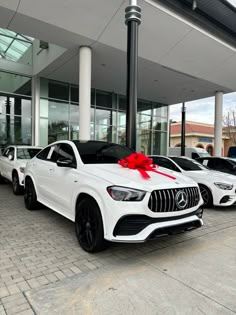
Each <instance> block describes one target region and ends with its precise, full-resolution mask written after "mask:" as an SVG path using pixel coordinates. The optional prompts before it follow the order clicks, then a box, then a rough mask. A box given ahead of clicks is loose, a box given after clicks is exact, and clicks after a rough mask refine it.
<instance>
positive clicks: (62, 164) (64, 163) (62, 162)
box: [57, 158, 75, 168]
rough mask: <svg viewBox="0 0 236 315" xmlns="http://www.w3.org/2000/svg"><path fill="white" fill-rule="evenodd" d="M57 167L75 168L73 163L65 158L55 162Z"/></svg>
mask: <svg viewBox="0 0 236 315" xmlns="http://www.w3.org/2000/svg"><path fill="white" fill-rule="evenodd" d="M57 166H59V167H72V168H74V167H75V163H73V161H72V160H70V159H66V158H60V159H58V160H57Z"/></svg>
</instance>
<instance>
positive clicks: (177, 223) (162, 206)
mask: <svg viewBox="0 0 236 315" xmlns="http://www.w3.org/2000/svg"><path fill="white" fill-rule="evenodd" d="M133 153H134V152H133V150H131V149H129V148H128V147H125V146H121V145H118V144H115V143H107V142H102V141H84V142H83V141H82V142H81V141H78V140H75V141H58V142H55V143H52V144H50V145H49V146H47V147H46V148H44V149H43V150H42V151H41V152H40V153H38V154H37V155H36V156H35V157H34V158H33V159H32V160H30V161H29V162H28V163H27V166H26V169H25V194H24V200H25V206H26V208H27V209H29V210H34V209H36V208H37V203H38V202H40V203H42V204H44V205H46V206H47V207H49V208H51V209H52V210H54V211H56V212H58V213H60V214H61V215H63V216H65V217H66V218H68V219H70V220H71V221H73V222H75V231H76V235H77V238H78V241H79V243H80V245H81V247H82V248H83V249H84V250H85V251H88V252H97V251H100V250H102V249H103V248H104V247H105V246H106V241H113V242H131V243H132V242H144V241H146V240H149V239H155V238H156V237H158V236H160V235H166V234H170V233H171V234H174V233H177V232H183V231H188V230H191V229H195V228H198V227H201V226H202V224H203V222H202V219H201V217H202V208H201V205H202V204H203V200H202V198H201V195H200V190H199V187H198V185H197V184H196V182H195V181H193V180H192V179H190V178H188V177H185V176H182V175H181V174H177V173H176V174H174V175H173V174H172V172H171V171H168V170H167V171H166V170H165V175H163V174H159V173H156V172H154V171H150V172H148V173H149V175H150V178H149V179H144V178H143V177H142V176H141V174H140V172H139V171H138V169H129V168H126V167H122V166H121V165H120V164H119V163H118V161H119V160H120V159H124V158H127V157H128V156H130V155H131V154H133ZM160 169H161V168H160ZM145 174H147V173H145Z"/></svg>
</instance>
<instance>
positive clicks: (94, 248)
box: [75, 197, 107, 253]
mask: <svg viewBox="0 0 236 315" xmlns="http://www.w3.org/2000/svg"><path fill="white" fill-rule="evenodd" d="M75 233H76V236H77V239H78V241H79V244H80V246H81V247H82V248H83V249H84V250H85V251H86V252H89V253H95V252H99V251H102V250H104V249H105V248H106V247H107V241H106V240H105V239H104V230H103V222H102V216H101V213H100V209H99V207H98V205H97V203H96V202H95V200H93V199H92V198H89V197H86V198H84V199H82V200H80V201H79V202H78V203H77V206H76V217H75Z"/></svg>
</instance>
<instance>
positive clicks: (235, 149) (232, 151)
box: [227, 145, 236, 159]
mask: <svg viewBox="0 0 236 315" xmlns="http://www.w3.org/2000/svg"><path fill="white" fill-rule="evenodd" d="M227 157H229V158H233V159H236V146H235V145H234V146H231V147H229V150H228V154H227Z"/></svg>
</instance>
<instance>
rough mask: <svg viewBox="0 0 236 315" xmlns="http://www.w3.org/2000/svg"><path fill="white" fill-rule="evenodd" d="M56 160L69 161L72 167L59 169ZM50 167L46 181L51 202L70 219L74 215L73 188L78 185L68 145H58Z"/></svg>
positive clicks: (74, 159)
mask: <svg viewBox="0 0 236 315" xmlns="http://www.w3.org/2000/svg"><path fill="white" fill-rule="evenodd" d="M58 159H69V160H71V161H73V166H72V167H67V166H66V167H61V166H58V165H57V163H56V162H57V160H58ZM54 162H55V163H54V165H53V166H52V168H53V171H52V174H51V176H50V178H49V179H48V185H50V187H49V190H50V193H51V202H52V203H53V204H54V205H55V206H56V208H57V209H59V210H60V211H62V212H63V214H64V215H66V216H69V217H71V215H73V213H74V209H73V208H72V196H73V192H74V189H75V186H77V185H78V171H77V168H76V167H77V162H76V157H75V153H74V150H73V148H72V146H71V145H70V144H69V143H61V144H59V150H58V153H57V157H56V160H55V161H54ZM51 188H52V189H51Z"/></svg>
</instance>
